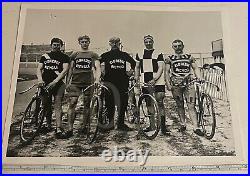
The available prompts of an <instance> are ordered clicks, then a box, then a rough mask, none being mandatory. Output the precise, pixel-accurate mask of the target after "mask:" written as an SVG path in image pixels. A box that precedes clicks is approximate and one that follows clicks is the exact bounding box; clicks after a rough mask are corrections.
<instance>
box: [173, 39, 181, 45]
mask: <svg viewBox="0 0 250 176" xmlns="http://www.w3.org/2000/svg"><path fill="white" fill-rule="evenodd" d="M177 42H180V43H181V44H182V45H184V43H183V41H182V40H180V39H176V40H174V41H173V42H172V44H173V43H177Z"/></svg>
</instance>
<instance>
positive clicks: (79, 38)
mask: <svg viewBox="0 0 250 176" xmlns="http://www.w3.org/2000/svg"><path fill="white" fill-rule="evenodd" d="M82 39H86V40H88V41H89V42H90V38H89V36H87V35H84V36H80V37H78V42H80V41H81V40H82Z"/></svg>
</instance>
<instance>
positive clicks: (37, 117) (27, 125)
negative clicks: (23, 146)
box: [20, 97, 44, 143]
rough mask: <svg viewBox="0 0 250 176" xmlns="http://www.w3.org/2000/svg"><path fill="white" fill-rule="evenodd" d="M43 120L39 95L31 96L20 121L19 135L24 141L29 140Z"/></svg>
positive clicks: (32, 137) (35, 133) (33, 136)
mask: <svg viewBox="0 0 250 176" xmlns="http://www.w3.org/2000/svg"><path fill="white" fill-rule="evenodd" d="M43 120H44V110H43V108H41V99H40V98H39V97H36V98H33V99H32V100H31V102H30V103H29V105H28V106H27V108H26V109H25V111H24V115H23V117H22V121H21V127H20V137H21V141H22V142H24V143H28V142H31V141H32V140H33V139H34V138H35V136H36V135H37V133H38V132H39V129H40V128H41V126H42V123H43Z"/></svg>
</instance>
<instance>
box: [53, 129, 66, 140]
mask: <svg viewBox="0 0 250 176" xmlns="http://www.w3.org/2000/svg"><path fill="white" fill-rule="evenodd" d="M55 136H56V138H57V139H63V137H64V132H63V130H62V129H61V128H57V129H56V131H55Z"/></svg>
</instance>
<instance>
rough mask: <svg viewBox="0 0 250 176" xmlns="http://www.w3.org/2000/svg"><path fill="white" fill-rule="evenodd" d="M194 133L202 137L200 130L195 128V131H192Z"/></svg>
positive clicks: (202, 133)
mask: <svg viewBox="0 0 250 176" xmlns="http://www.w3.org/2000/svg"><path fill="white" fill-rule="evenodd" d="M194 133H195V134H197V135H198V136H204V132H203V131H201V129H199V128H197V129H196V130H194Z"/></svg>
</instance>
